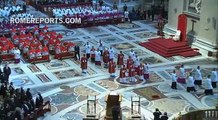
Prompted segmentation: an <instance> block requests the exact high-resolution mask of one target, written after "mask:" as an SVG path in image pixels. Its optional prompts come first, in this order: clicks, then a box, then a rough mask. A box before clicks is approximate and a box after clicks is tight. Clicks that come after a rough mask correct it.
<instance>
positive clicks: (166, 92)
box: [10, 7, 218, 120]
mask: <svg viewBox="0 0 218 120" xmlns="http://www.w3.org/2000/svg"><path fill="white" fill-rule="evenodd" d="M28 11H29V12H30V13H32V14H34V15H36V16H40V17H41V16H46V15H44V14H43V13H40V12H39V11H36V10H35V9H34V8H32V7H29V8H28ZM154 25H155V22H149V21H134V22H133V23H132V24H129V23H124V24H118V25H107V26H98V27H91V28H78V29H67V28H65V27H64V26H62V25H59V24H56V25H55V24H50V25H48V26H49V30H53V31H57V32H58V33H61V34H63V35H64V37H63V40H64V41H73V42H75V43H76V44H78V45H80V46H81V49H82V52H84V47H83V45H84V44H85V43H86V42H87V41H89V42H90V43H91V45H93V46H95V45H96V43H97V42H98V41H99V40H102V41H103V45H104V47H107V48H108V47H109V46H113V47H114V48H115V51H116V52H117V53H118V52H119V51H120V50H122V51H123V52H124V54H125V58H127V55H128V53H129V51H130V49H134V50H135V51H136V52H137V54H138V56H139V58H140V59H141V60H142V61H143V62H148V63H150V74H151V78H150V80H148V81H143V82H139V83H137V84H129V85H126V84H120V83H119V82H118V81H117V77H115V78H113V79H112V78H110V75H109V74H108V72H107V69H105V68H100V67H96V66H95V65H94V64H92V63H91V62H88V66H89V68H88V74H86V75H85V74H82V72H81V69H80V64H79V63H78V62H77V61H74V60H73V59H64V60H62V61H60V60H55V59H52V60H51V61H50V62H45V63H37V64H29V63H26V62H24V61H22V62H21V63H19V64H16V65H15V64H13V63H11V64H10V67H11V68H12V75H11V77H10V81H11V82H13V83H14V85H15V86H16V87H21V86H22V87H24V88H31V92H32V93H33V95H34V96H35V95H36V93H37V92H41V93H42V96H43V97H44V98H45V100H50V101H51V105H52V111H51V113H48V114H46V115H45V116H44V117H41V118H40V119H41V120H82V118H83V117H84V116H85V115H86V103H87V95H90V96H96V97H97V113H98V116H99V118H101V119H102V118H103V117H104V114H105V105H106V104H105V101H104V99H105V96H106V95H107V94H109V93H110V92H112V91H115V92H118V93H119V94H121V95H122V97H123V100H122V103H121V106H122V110H123V116H124V118H123V120H126V119H127V118H128V116H129V115H130V108H131V96H140V97H141V113H142V115H143V118H144V119H145V120H151V119H152V118H153V114H152V113H153V112H154V109H155V108H159V109H160V110H161V111H162V112H167V113H168V114H169V116H170V119H172V118H174V117H175V116H176V115H178V114H179V112H182V113H186V112H189V111H193V110H197V109H207V108H214V106H215V104H217V102H218V101H217V99H218V90H217V89H216V90H214V92H215V94H214V95H210V96H205V95H204V93H203V92H204V89H203V88H197V89H198V91H197V92H196V93H187V92H186V85H185V84H178V90H172V89H171V88H170V84H171V78H170V73H171V72H172V71H173V70H174V69H175V66H176V65H178V64H181V63H183V64H185V68H186V70H187V72H188V71H191V70H193V69H194V68H196V66H197V65H201V67H202V69H203V70H202V71H203V73H202V74H203V77H204V78H205V76H206V75H207V74H209V72H210V71H211V69H212V68H214V67H217V62H214V60H213V59H211V58H208V57H206V56H204V55H202V56H196V57H191V58H183V57H181V56H174V57H170V58H164V57H162V56H159V55H158V54H156V53H153V52H152V51H149V50H148V49H145V48H144V47H141V46H139V45H138V43H139V42H141V41H147V40H148V39H149V38H152V37H157V35H156V29H155V28H154ZM118 74H119V69H118V68H117V70H116V76H118ZM203 87H204V86H203ZM142 91H146V92H148V93H151V94H152V93H154V94H158V95H159V96H161V97H160V99H158V100H153V99H152V98H151V96H150V95H149V94H143V92H142Z"/></svg>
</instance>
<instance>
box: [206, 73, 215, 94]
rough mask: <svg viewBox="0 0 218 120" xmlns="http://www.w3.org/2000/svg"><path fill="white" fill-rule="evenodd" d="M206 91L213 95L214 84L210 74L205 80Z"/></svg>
mask: <svg viewBox="0 0 218 120" xmlns="http://www.w3.org/2000/svg"><path fill="white" fill-rule="evenodd" d="M204 93H205V94H206V95H213V86H212V84H211V79H210V75H208V76H207V79H206V81H205V91H204Z"/></svg>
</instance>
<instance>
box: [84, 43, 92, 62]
mask: <svg viewBox="0 0 218 120" xmlns="http://www.w3.org/2000/svg"><path fill="white" fill-rule="evenodd" d="M85 49H86V58H87V60H88V59H89V58H90V52H91V46H90V44H89V42H87V43H86V45H85Z"/></svg>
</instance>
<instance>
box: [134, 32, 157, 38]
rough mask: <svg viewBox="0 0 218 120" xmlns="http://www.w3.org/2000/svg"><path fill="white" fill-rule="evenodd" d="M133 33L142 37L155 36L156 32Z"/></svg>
mask: <svg viewBox="0 0 218 120" xmlns="http://www.w3.org/2000/svg"><path fill="white" fill-rule="evenodd" d="M134 35H135V36H136V37H138V38H141V39H143V38H151V37H155V36H157V34H156V33H152V32H143V33H136V34H134Z"/></svg>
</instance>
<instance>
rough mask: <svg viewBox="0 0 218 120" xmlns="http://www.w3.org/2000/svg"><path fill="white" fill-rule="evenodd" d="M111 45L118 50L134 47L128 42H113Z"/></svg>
mask: <svg viewBox="0 0 218 120" xmlns="http://www.w3.org/2000/svg"><path fill="white" fill-rule="evenodd" d="M112 46H113V47H114V48H116V49H118V50H126V49H132V48H135V47H134V46H133V45H131V44H129V43H120V44H113V45H112Z"/></svg>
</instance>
